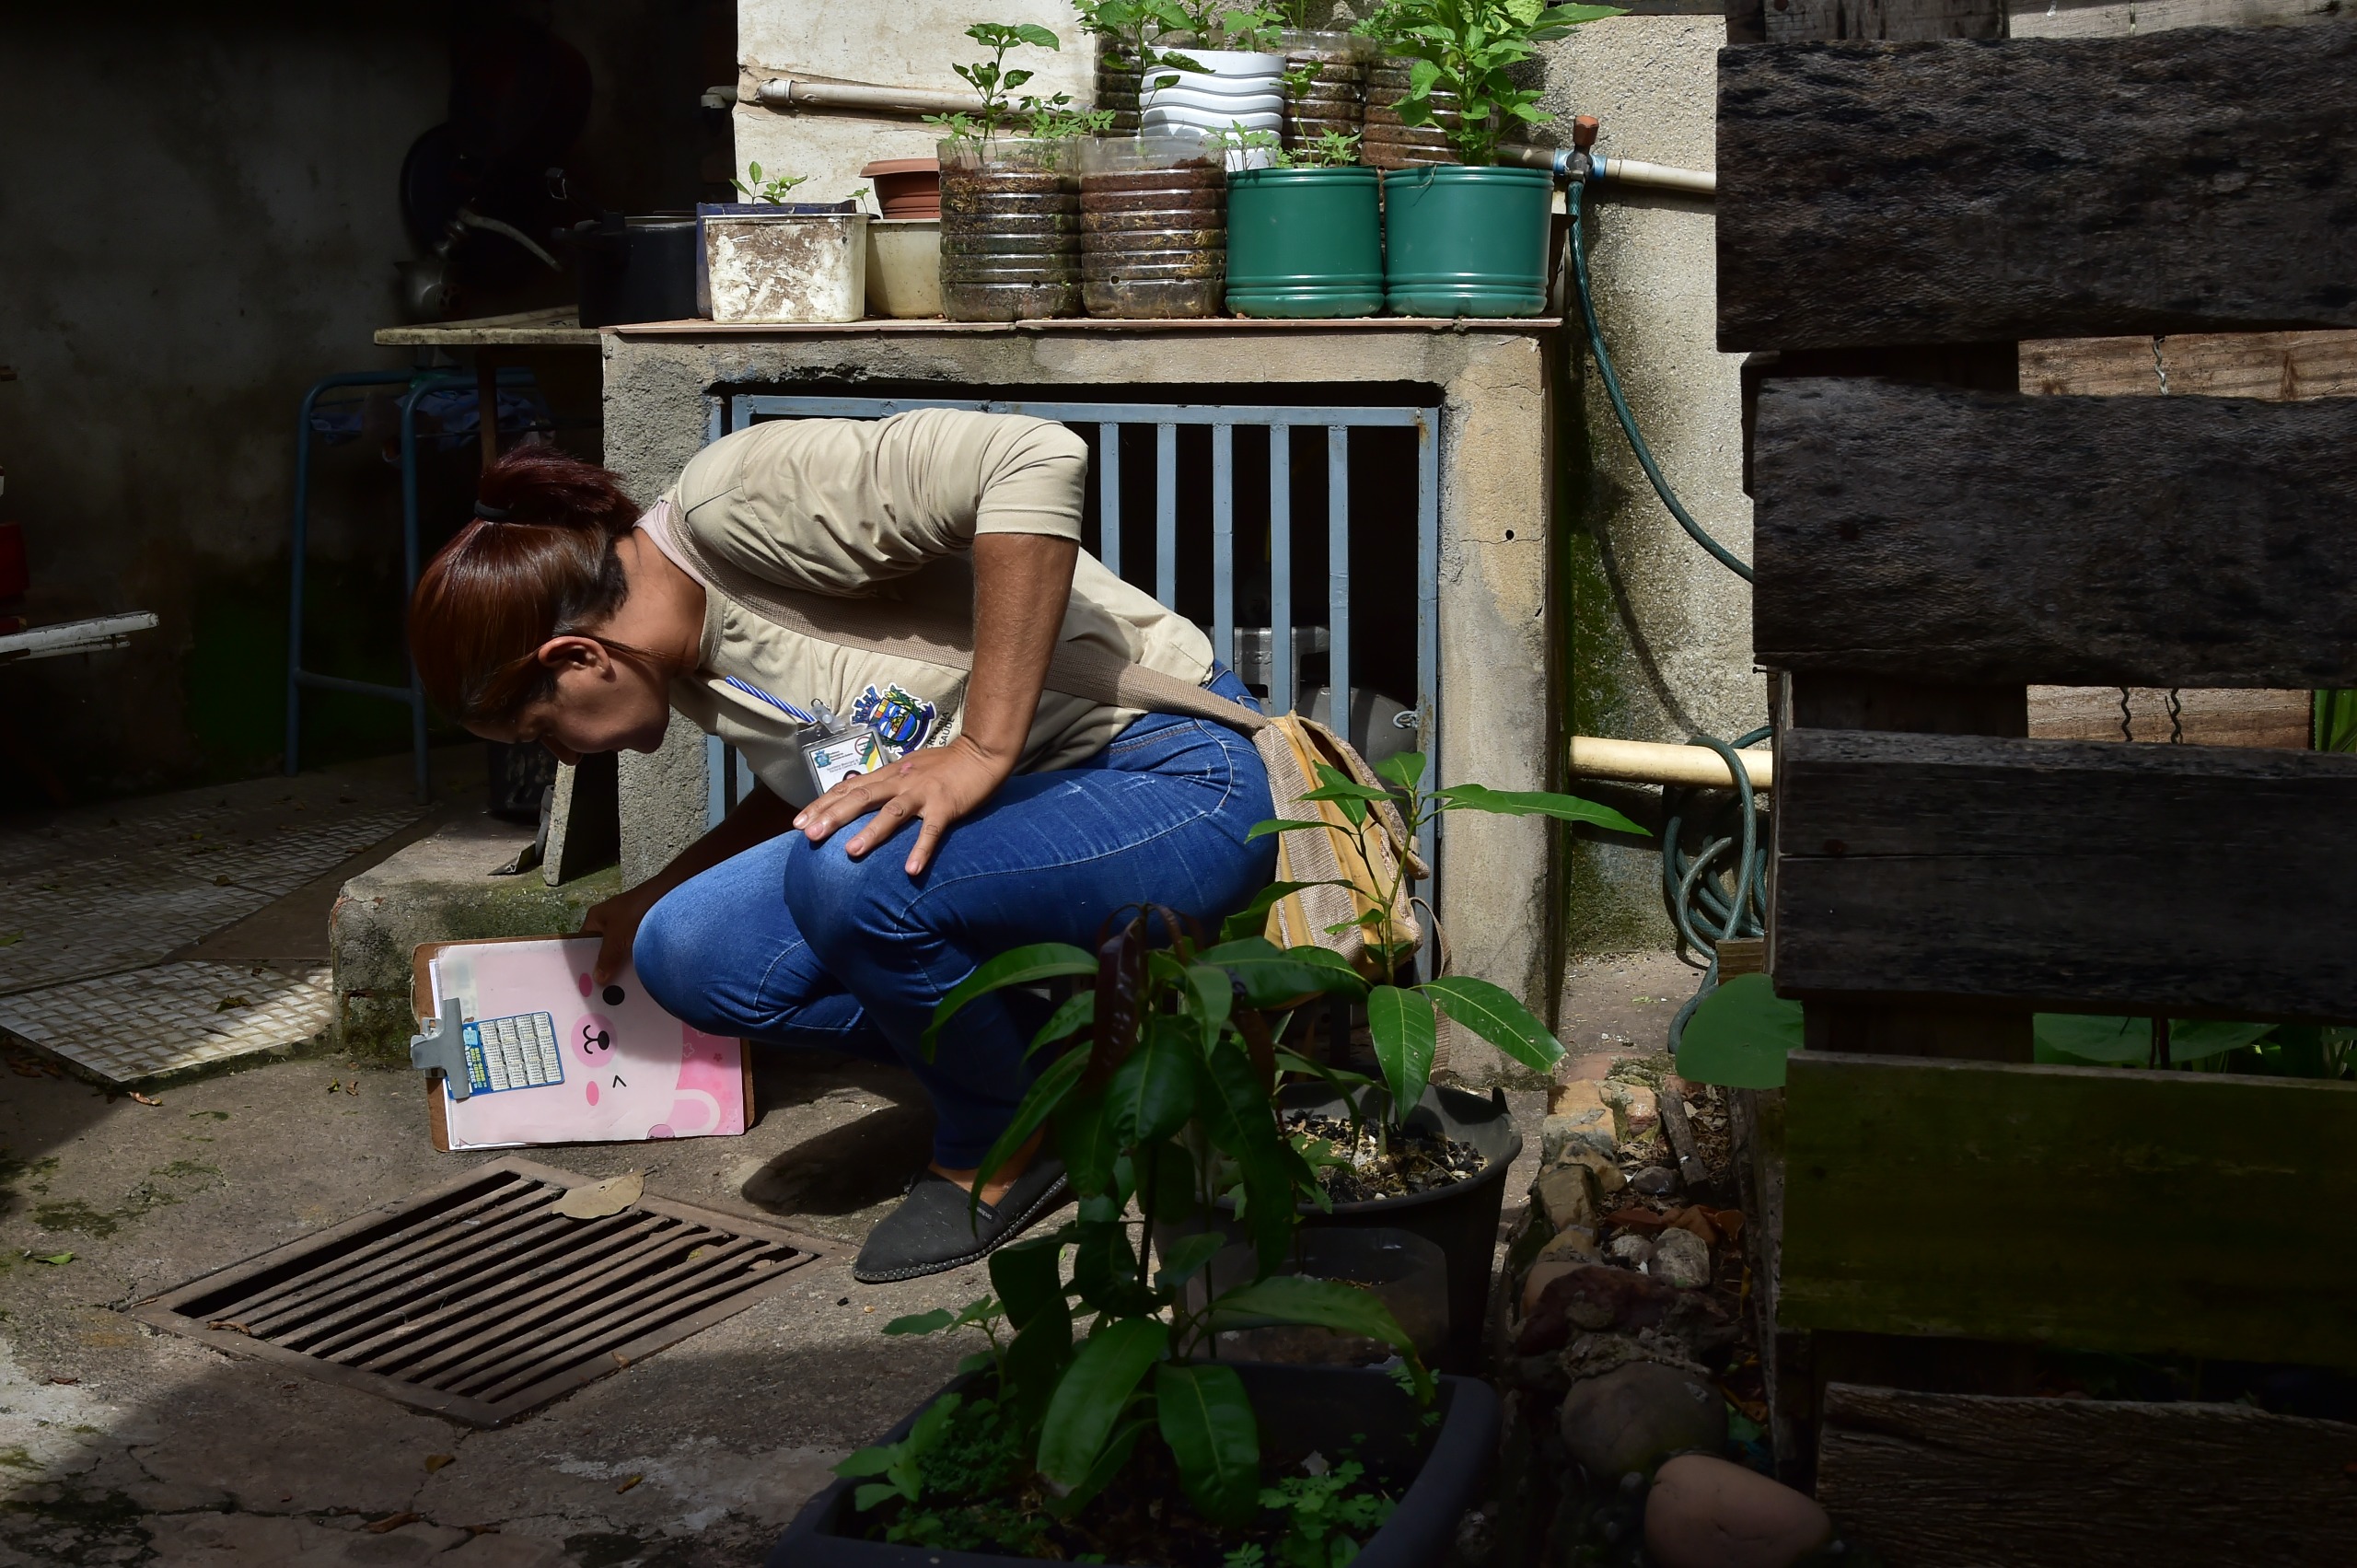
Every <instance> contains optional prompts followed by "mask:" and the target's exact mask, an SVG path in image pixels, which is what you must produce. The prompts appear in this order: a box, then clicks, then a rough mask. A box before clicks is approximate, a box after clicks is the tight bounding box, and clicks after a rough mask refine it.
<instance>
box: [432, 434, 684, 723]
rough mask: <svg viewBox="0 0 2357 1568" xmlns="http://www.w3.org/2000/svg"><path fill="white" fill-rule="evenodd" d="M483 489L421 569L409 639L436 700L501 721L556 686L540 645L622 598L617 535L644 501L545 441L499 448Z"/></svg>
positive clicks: (463, 715)
mask: <svg viewBox="0 0 2357 1568" xmlns="http://www.w3.org/2000/svg"><path fill="white" fill-rule="evenodd" d="M476 494H477V496H478V498H479V504H478V506H477V516H476V517H475V520H474V521H472V522H470V523H469V524H468V525H467V526H466V527H465V528H461V529H460V530H459V536H458V537H457V538H456V539H453V540H451V541H450V542H449V543H448V544H446V545H444V546H443V547H442V549H441V551H440V552H439V553H437V554H436V555H435V557H434V559H433V561H432V562H430V563H428V564H427V565H426V568H425V571H424V575H421V576H420V577H419V578H418V580H417V592H416V593H415V594H414V595H413V596H412V598H411V599H410V604H409V645H410V647H411V649H412V651H413V653H414V655H415V656H416V659H417V673H418V678H419V679H420V680H421V681H423V682H424V687H425V693H426V695H427V696H428V697H430V698H431V699H433V701H434V702H435V704H436V705H438V706H439V707H441V708H442V709H443V710H444V711H445V712H447V713H448V714H452V715H453V716H454V717H456V718H458V719H459V721H460V722H461V723H471V722H483V721H488V722H493V723H499V722H505V721H506V720H510V719H513V718H514V717H515V716H516V715H517V714H518V713H519V712H521V711H522V710H523V709H524V708H525V707H526V706H527V705H528V704H529V703H534V702H537V701H539V700H540V699H541V698H543V697H546V696H549V695H550V694H552V692H553V691H554V690H555V677H554V676H553V675H552V673H551V672H550V670H549V669H548V668H547V667H546V666H544V665H542V664H541V663H540V659H539V658H538V654H539V652H540V645H541V644H543V643H545V642H547V641H548V640H549V639H550V638H552V637H562V636H568V635H575V634H585V633H584V630H583V629H584V628H586V627H590V626H596V625H598V624H600V623H601V622H603V621H606V620H607V619H608V618H609V617H610V616H611V615H612V614H613V613H614V612H615V611H616V610H620V609H621V605H622V599H623V598H624V596H625V595H626V594H627V593H628V592H629V585H628V583H627V582H626V581H625V580H624V578H623V575H622V565H621V559H620V558H619V557H618V556H616V555H615V553H614V541H615V540H619V539H621V537H622V536H623V535H624V534H626V533H628V532H629V531H630V529H631V526H632V525H633V523H635V522H637V520H638V518H639V512H640V509H639V505H638V503H637V502H635V501H633V500H632V499H631V498H630V495H629V494H628V493H627V492H625V491H624V490H623V489H622V486H621V481H620V480H619V479H616V478H615V477H614V475H613V474H612V473H610V472H609V471H608V470H605V469H602V468H599V467H598V465H597V464H596V463H591V462H584V461H583V460H582V459H579V458H575V457H568V456H567V455H565V454H564V453H563V452H560V451H558V450H557V449H556V448H555V447H546V446H528V447H511V448H510V449H509V450H507V451H505V452H504V453H502V454H501V455H500V456H499V457H498V458H496V459H493V461H492V463H491V465H490V466H489V467H488V468H486V469H484V470H482V480H481V481H480V482H478V484H477V487H476Z"/></svg>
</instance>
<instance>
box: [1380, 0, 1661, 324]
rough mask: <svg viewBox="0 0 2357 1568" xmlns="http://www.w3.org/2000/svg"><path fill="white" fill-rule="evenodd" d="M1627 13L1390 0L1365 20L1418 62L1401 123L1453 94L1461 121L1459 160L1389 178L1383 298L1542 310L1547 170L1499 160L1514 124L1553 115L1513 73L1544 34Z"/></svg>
mask: <svg viewBox="0 0 2357 1568" xmlns="http://www.w3.org/2000/svg"><path fill="white" fill-rule="evenodd" d="M1624 14H1625V13H1624V12H1623V11H1622V10H1621V9H1620V7H1619V6H1548V5H1543V4H1541V3H1540V0H1386V3H1385V5H1384V6H1383V7H1382V8H1381V9H1380V10H1379V11H1378V12H1377V13H1376V16H1375V17H1372V18H1371V19H1370V24H1369V25H1370V26H1371V27H1372V28H1373V29H1375V30H1376V32H1377V33H1378V34H1379V36H1381V37H1383V38H1384V39H1385V40H1386V41H1387V44H1388V46H1389V48H1390V50H1391V52H1393V53H1394V54H1396V55H1402V56H1406V57H1407V58H1409V59H1410V60H1411V61H1413V62H1414V64H1412V65H1411V67H1410V74H1409V87H1408V94H1407V96H1406V97H1405V98H1403V99H1400V100H1399V106H1398V112H1399V120H1400V122H1401V123H1402V124H1404V125H1407V126H1410V127H1418V126H1423V125H1428V124H1432V123H1434V121H1435V118H1436V116H1435V113H1434V99H1435V98H1436V97H1439V96H1441V95H1446V96H1448V97H1451V98H1454V99H1456V104H1455V110H1456V112H1457V116H1458V119H1457V123H1456V124H1455V125H1454V126H1451V127H1448V136H1449V141H1450V143H1451V144H1452V145H1454V147H1455V148H1456V151H1457V157H1458V158H1459V159H1461V160H1462V164H1461V166H1458V165H1428V166H1426V167H1423V168H1415V169H1409V170H1402V171H1396V172H1393V173H1390V174H1388V175H1387V177H1386V179H1385V183H1384V219H1383V222H1384V257H1385V261H1384V265H1385V296H1386V302H1387V304H1388V305H1389V306H1390V308H1392V309H1393V310H1396V311H1398V312H1399V313H1400V314H1402V315H1408V316H1536V315H1538V313H1539V312H1540V311H1542V310H1544V309H1545V308H1547V261H1548V247H1547V240H1548V235H1549V232H1550V222H1551V216H1550V215H1551V212H1552V208H1553V184H1552V180H1551V178H1550V176H1549V175H1548V174H1547V173H1546V172H1545V171H1543V170H1540V169H1531V168H1497V167H1494V165H1495V162H1496V158H1497V150H1498V143H1499V141H1500V139H1501V138H1502V137H1503V136H1504V134H1505V133H1506V132H1507V131H1508V130H1509V129H1516V130H1518V129H1519V128H1520V127H1522V126H1526V125H1537V124H1541V123H1544V122H1546V121H1548V120H1550V119H1552V118H1553V116H1551V115H1550V114H1549V113H1547V112H1546V111H1545V110H1542V109H1540V108H1539V107H1538V100H1539V98H1540V96H1541V95H1540V94H1539V93H1538V90H1537V89H1535V88H1532V87H1524V86H1521V85H1519V84H1518V83H1517V82H1516V81H1515V77H1514V74H1513V73H1514V71H1515V67H1516V66H1518V65H1520V64H1523V63H1524V62H1525V61H1527V60H1529V59H1530V58H1531V57H1532V56H1533V55H1534V54H1536V53H1537V52H1538V51H1537V47H1536V46H1537V45H1538V43H1540V42H1542V41H1545V40H1548V39H1554V38H1561V37H1562V36H1563V35H1564V34H1566V33H1568V32H1570V31H1571V29H1573V28H1574V27H1577V26H1579V25H1580V24H1581V23H1583V22H1592V21H1596V20H1598V19H1600V18H1602V17H1618V16H1621V15H1624Z"/></svg>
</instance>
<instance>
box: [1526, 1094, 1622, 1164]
mask: <svg viewBox="0 0 2357 1568" xmlns="http://www.w3.org/2000/svg"><path fill="white" fill-rule="evenodd" d="M1574 1149H1587V1150H1593V1151H1594V1152H1595V1153H1596V1154H1599V1155H1602V1156H1606V1157H1607V1158H1610V1157H1611V1156H1614V1155H1617V1154H1619V1153H1620V1138H1619V1136H1618V1135H1616V1134H1615V1133H1614V1132H1613V1131H1612V1109H1611V1108H1610V1107H1609V1106H1603V1105H1587V1106H1580V1107H1577V1108H1575V1109H1571V1110H1567V1111H1563V1112H1562V1113H1560V1114H1558V1115H1554V1116H1550V1117H1549V1118H1547V1120H1545V1121H1541V1122H1540V1123H1539V1124H1538V1163H1539V1164H1540V1165H1542V1166H1548V1167H1553V1166H1557V1165H1561V1164H1562V1162H1563V1156H1565V1155H1567V1154H1569V1153H1571V1152H1572V1151H1573V1150H1574Z"/></svg>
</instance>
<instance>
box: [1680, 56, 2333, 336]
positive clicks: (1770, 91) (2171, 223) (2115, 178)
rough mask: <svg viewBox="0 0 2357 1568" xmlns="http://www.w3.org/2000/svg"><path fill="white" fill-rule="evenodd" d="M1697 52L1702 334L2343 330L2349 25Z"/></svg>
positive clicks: (2100, 334) (2045, 333)
mask: <svg viewBox="0 0 2357 1568" xmlns="http://www.w3.org/2000/svg"><path fill="white" fill-rule="evenodd" d="M1719 61H1720V68H1719V114H1718V170H1719V198H1718V224H1717V228H1718V274H1719V346H1720V347H1721V348H1723V349H1727V350H1749V349H1789V348H1829V347H1841V346H1846V345H1853V344H1876V343H1881V344H1889V343H1973V342H1988V341H1996V340H2005V339H2020V338H2057V337H2100V336H2105V335H2109V334H2116V333H2122V332H2145V333H2151V332H2189V331H2237V330H2243V331H2248V330H2259V329H2266V330H2273V329H2279V328H2294V327H2344V326H2357V23H2351V22H2347V21H2337V22H2330V23H2327V24H2323V25H2320V26H2317V27H2312V28H2288V29H2286V28H2250V29H2235V28H2225V29H2185V30H2182V31H2177V32H2167V33H2160V34H2155V35H2154V36H2152V37H2149V38H2145V37H2131V38H2116V39H2115V38H2107V39H2084V40H2068V39H2003V40H1993V41H1974V40H1959V41H1947V42H1927V43H1847V42H1845V43H1825V44H1790V45H1786V44H1775V43H1769V44H1755V45H1749V46H1747V47H1744V48H1739V49H1728V50H1726V51H1724V52H1722V53H1721V55H1720V56H1719Z"/></svg>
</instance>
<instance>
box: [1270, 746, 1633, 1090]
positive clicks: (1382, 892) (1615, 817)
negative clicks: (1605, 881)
mask: <svg viewBox="0 0 2357 1568" xmlns="http://www.w3.org/2000/svg"><path fill="white" fill-rule="evenodd" d="M1425 768H1426V762H1425V759H1424V757H1423V755H1422V753H1420V752H1414V751H1408V752H1402V753H1401V754H1399V756H1396V757H1388V758H1386V759H1385V760H1384V761H1381V762H1378V763H1376V768H1375V772H1376V775H1377V776H1378V777H1380V778H1381V779H1382V780H1384V782H1385V784H1388V785H1389V786H1391V787H1390V788H1388V789H1386V788H1382V787H1378V786H1375V785H1369V784H1360V783H1359V782H1358V781H1357V780H1355V779H1353V778H1352V777H1350V776H1349V775H1348V774H1347V773H1344V772H1342V771H1341V769H1339V768H1336V767H1333V766H1331V765H1329V764H1325V763H1321V764H1319V765H1318V788H1316V789H1313V790H1311V791H1309V792H1308V793H1307V794H1306V795H1304V796H1302V798H1303V799H1305V800H1314V801H1331V802H1333V803H1334V806H1335V807H1336V809H1338V810H1339V811H1341V814H1342V816H1343V819H1345V820H1346V821H1347V822H1348V823H1349V824H1350V826H1351V829H1352V830H1353V831H1354V832H1355V833H1356V834H1357V835H1358V839H1359V846H1360V850H1361V853H1362V855H1363V856H1364V864H1367V865H1378V864H1381V861H1380V859H1378V857H1377V856H1376V854H1375V853H1374V852H1375V835H1377V834H1382V833H1386V832H1388V831H1389V830H1390V829H1389V827H1388V825H1387V823H1386V822H1385V821H1384V820H1383V819H1382V818H1381V817H1380V816H1378V813H1379V812H1380V811H1382V810H1384V809H1386V808H1396V809H1397V810H1398V811H1399V820H1400V824H1401V826H1403V827H1404V828H1405V830H1406V831H1407V833H1408V834H1409V836H1411V837H1413V836H1414V835H1415V834H1417V833H1418V832H1420V831H1421V830H1422V829H1423V828H1424V826H1425V825H1426V824H1427V823H1430V822H1433V821H1434V820H1437V819H1439V818H1440V817H1441V816H1442V815H1444V814H1445V813H1447V812H1451V811H1481V812H1487V813H1489V814H1491V815H1492V816H1502V817H1552V818H1554V819H1557V820H1559V821H1564V822H1575V823H1576V822H1584V823H1586V824H1588V825H1589V826H1591V827H1597V828H1605V829H1608V830H1613V831H1617V832H1624V833H1635V834H1640V835H1643V834H1645V830H1644V829H1643V828H1642V827H1640V826H1639V825H1638V824H1637V823H1635V822H1632V821H1631V820H1630V819H1628V818H1627V817H1625V816H1623V815H1621V814H1620V812H1618V811H1615V810H1614V809H1612V807H1608V806H1599V805H1597V804H1596V802H1595V801H1592V800H1582V799H1580V798H1579V797H1578V796H1570V795H1558V794H1555V793H1553V792H1551V791H1547V790H1499V789H1491V788H1489V787H1487V786H1486V785H1483V784H1444V785H1440V786H1438V787H1435V788H1432V789H1427V788H1425V787H1424V773H1425ZM1296 828H1311V829H1316V830H1319V831H1323V830H1325V824H1324V823H1322V822H1316V821H1309V820H1305V819H1285V818H1279V819H1273V820H1271V821H1266V822H1261V823H1260V824H1258V825H1256V826H1255V827H1254V828H1253V830H1252V834H1251V836H1252V837H1253V838H1256V839H1257V838H1261V837H1264V836H1265V835H1267V834H1270V833H1280V832H1286V831H1289V830H1293V829H1296ZM1647 836H1650V835H1647ZM1386 858H1389V857H1386ZM1407 877H1408V866H1407V865H1406V863H1405V858H1404V857H1398V858H1396V859H1394V861H1393V874H1392V877H1391V881H1390V885H1389V886H1387V887H1381V888H1375V887H1365V886H1362V885H1360V884H1358V883H1356V882H1351V881H1343V882H1341V883H1338V884H1319V883H1311V882H1279V883H1276V884H1274V885H1273V886H1271V887H1270V888H1268V889H1265V890H1264V891H1263V892H1262V893H1261V894H1260V896H1259V897H1258V898H1256V899H1255V900H1253V901H1252V903H1251V904H1250V905H1249V906H1248V907H1247V908H1246V909H1245V910H1243V911H1242V912H1240V913H1237V914H1236V915H1233V916H1231V917H1230V918H1229V920H1228V922H1227V923H1226V925H1225V929H1224V931H1223V935H1227V936H1230V937H1234V936H1238V935H1243V934H1244V933H1247V932H1251V931H1259V930H1260V929H1262V928H1263V927H1264V926H1265V925H1266V924H1267V923H1268V919H1269V912H1270V910H1271V909H1272V908H1273V907H1274V906H1275V905H1276V903H1277V902H1278V900H1281V899H1283V898H1285V897H1288V896H1289V895H1291V894H1293V893H1295V892H1297V891H1299V890H1301V889H1304V888H1309V887H1317V886H1341V887H1346V888H1349V889H1353V891H1354V892H1356V893H1357V894H1358V895H1359V897H1360V899H1361V900H1362V901H1363V902H1364V904H1365V905H1366V906H1367V907H1366V909H1365V911H1364V912H1363V913H1361V914H1360V915H1359V916H1358V917H1357V918H1356V919H1355V920H1352V921H1345V922H1343V923H1341V924H1338V925H1335V926H1333V927H1331V928H1330V929H1329V931H1328V932H1327V935H1340V934H1341V933H1342V932H1344V931H1347V930H1349V929H1350V928H1351V927H1352V926H1353V925H1357V926H1360V927H1362V928H1364V933H1365V937H1364V940H1365V942H1366V945H1367V947H1368V950H1369V951H1370V952H1371V953H1373V954H1374V955H1376V966H1377V970H1378V972H1379V973H1382V974H1386V975H1390V976H1395V977H1397V976H1399V975H1400V973H1401V971H1402V970H1404V969H1405V968H1406V966H1407V965H1408V964H1409V963H1410V962H1411V960H1412V959H1413V958H1415V949H1416V944H1415V943H1414V942H1412V941H1411V940H1409V939H1408V938H1407V936H1406V935H1405V934H1404V933H1402V932H1400V931H1399V929H1398V928H1397V926H1396V925H1395V924H1394V923H1393V920H1392V911H1394V910H1396V909H1398V908H1399V905H1400V902H1401V899H1402V895H1403V893H1404V892H1405V890H1406V887H1407ZM1435 1007H1437V1008H1438V1010H1439V1011H1440V1012H1443V1013H1446V1014H1447V1015H1448V1016H1449V1018H1450V1019H1451V1020H1452V1021H1454V1022H1456V1023H1457V1024H1459V1025H1461V1026H1462V1027H1464V1028H1468V1029H1470V1030H1471V1031H1472V1032H1473V1033H1474V1034H1476V1035H1479V1036H1480V1038H1481V1039H1483V1040H1488V1041H1489V1042H1490V1043H1491V1044H1492V1045H1494V1046H1496V1047H1497V1048H1498V1049H1499V1050H1501V1051H1504V1052H1505V1053H1506V1054H1507V1055H1508V1056H1511V1057H1513V1058H1514V1059H1515V1061H1516V1062H1519V1063H1522V1064H1523V1065H1524V1066H1526V1067H1528V1068H1530V1069H1532V1070H1533V1071H1534V1072H1539V1073H1544V1072H1546V1071H1547V1070H1548V1069H1549V1068H1550V1067H1552V1066H1553V1065H1554V1064H1555V1063H1556V1061H1557V1060H1558V1059H1560V1058H1561V1057H1562V1054H1563V1046H1562V1041H1560V1040H1557V1039H1556V1038H1555V1036H1554V1034H1553V1033H1552V1032H1551V1031H1550V1030H1549V1029H1548V1028H1547V1026H1546V1025H1544V1024H1542V1023H1540V1022H1539V1021H1538V1018H1537V1017H1536V1016H1533V1015H1532V1013H1531V1012H1530V1010H1529V1009H1528V1008H1527V1007H1525V1006H1524V1005H1522V1004H1521V1003H1520V1002H1519V1001H1517V1000H1515V996H1514V993H1512V992H1509V991H1507V990H1506V989H1505V988H1504V987H1503V986H1500V985H1495V984H1492V982H1490V981H1486V980H1476V979H1474V978H1473V977H1472V976H1470V975H1443V976H1439V977H1437V978H1435V979H1433V980H1428V981H1423V982H1422V983H1421V984H1414V983H1411V984H1407V985H1396V984H1377V985H1376V986H1374V987H1373V988H1372V989H1370V990H1369V991H1368V993H1367V995H1366V1014H1367V1032H1368V1034H1369V1035H1370V1036H1371V1037H1372V1039H1373V1040H1374V1042H1375V1056H1376V1063H1377V1065H1378V1066H1379V1068H1380V1070H1381V1072H1382V1074H1383V1083H1384V1086H1385V1088H1386V1089H1387V1091H1388V1093H1389V1104H1388V1108H1387V1115H1386V1119H1385V1120H1386V1121H1388V1122H1389V1123H1390V1124H1391V1125H1398V1124H1399V1123H1400V1122H1402V1121H1405V1120H1406V1118H1407V1117H1408V1115H1409V1114H1410V1113H1411V1112H1412V1111H1413V1110H1414V1109H1416V1105H1417V1103H1418V1102H1419V1101H1420V1100H1422V1098H1423V1097H1424V1087H1425V1086H1426V1084H1428V1083H1429V1082H1430V1081H1431V1078H1432V1067H1433V1053H1434V1050H1435V1049H1436V1048H1437V1046H1438V1043H1439V1035H1440V1027H1439V1019H1438V1017H1437V1016H1436V1015H1435V1012H1434V1009H1435Z"/></svg>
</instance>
